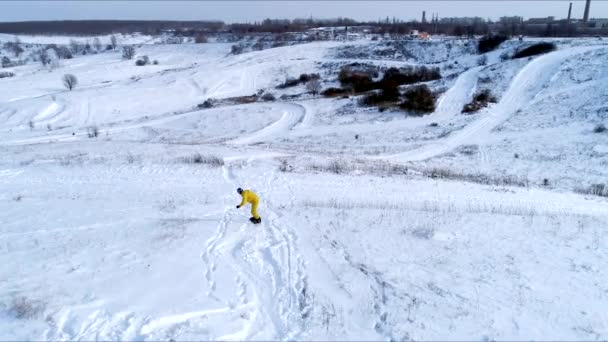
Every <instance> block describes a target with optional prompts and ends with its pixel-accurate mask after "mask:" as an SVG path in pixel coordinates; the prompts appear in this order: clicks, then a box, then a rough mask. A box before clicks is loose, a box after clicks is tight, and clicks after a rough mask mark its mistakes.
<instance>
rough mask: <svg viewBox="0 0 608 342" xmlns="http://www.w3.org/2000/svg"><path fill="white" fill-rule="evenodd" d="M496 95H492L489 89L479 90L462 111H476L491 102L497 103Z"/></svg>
mask: <svg viewBox="0 0 608 342" xmlns="http://www.w3.org/2000/svg"><path fill="white" fill-rule="evenodd" d="M496 101H497V100H496V97H494V95H492V93H491V92H490V90H489V89H483V90H481V91H479V92H478V93H477V94H475V96H473V100H472V101H471V102H470V103H467V104H466V105H464V107H463V108H462V113H475V112H477V111H479V110H480V109H482V108H485V107H487V106H488V104H489V103H496Z"/></svg>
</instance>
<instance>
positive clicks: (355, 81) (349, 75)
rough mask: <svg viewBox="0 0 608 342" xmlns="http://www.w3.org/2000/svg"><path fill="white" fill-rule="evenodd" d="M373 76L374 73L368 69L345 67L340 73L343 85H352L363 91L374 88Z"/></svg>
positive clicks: (357, 90) (358, 90)
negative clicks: (367, 70)
mask: <svg viewBox="0 0 608 342" xmlns="http://www.w3.org/2000/svg"><path fill="white" fill-rule="evenodd" d="M372 76H373V75H372V74H370V73H369V72H366V71H361V70H355V69H352V68H350V67H344V68H342V69H341V70H340V73H339V74H338V80H339V81H340V84H342V86H346V87H351V88H352V89H353V90H355V91H356V92H363V91H369V90H372V89H373V88H374V81H373V80H372Z"/></svg>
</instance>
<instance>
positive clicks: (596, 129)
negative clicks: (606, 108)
mask: <svg viewBox="0 0 608 342" xmlns="http://www.w3.org/2000/svg"><path fill="white" fill-rule="evenodd" d="M605 131H606V126H604V125H603V124H598V125H596V126H595V127H594V128H593V133H603V132H605Z"/></svg>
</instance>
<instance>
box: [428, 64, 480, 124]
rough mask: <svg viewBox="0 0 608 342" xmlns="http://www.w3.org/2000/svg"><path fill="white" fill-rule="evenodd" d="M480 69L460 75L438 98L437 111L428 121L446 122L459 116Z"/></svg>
mask: <svg viewBox="0 0 608 342" xmlns="http://www.w3.org/2000/svg"><path fill="white" fill-rule="evenodd" d="M481 68H482V67H481V66H478V67H474V68H471V69H469V70H467V71H465V72H463V73H462V74H460V75H459V76H458V78H457V79H456V82H454V85H453V86H452V87H451V88H450V89H448V91H446V92H445V94H443V95H442V96H441V97H440V98H439V103H438V104H437V109H436V110H435V112H433V114H431V115H430V116H429V119H432V120H433V121H435V122H437V121H447V120H449V119H451V118H452V117H454V116H455V115H456V114H459V113H460V111H461V110H462V107H463V106H464V105H465V104H466V103H467V102H468V101H470V100H471V97H472V95H473V92H474V91H475V87H476V86H477V76H478V75H479V71H480V70H481Z"/></svg>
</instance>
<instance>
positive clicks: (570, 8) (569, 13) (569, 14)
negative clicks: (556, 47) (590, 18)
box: [568, 3, 572, 23]
mask: <svg viewBox="0 0 608 342" xmlns="http://www.w3.org/2000/svg"><path fill="white" fill-rule="evenodd" d="M571 15H572V3H570V7H569V8H568V23H570V18H571Z"/></svg>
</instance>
